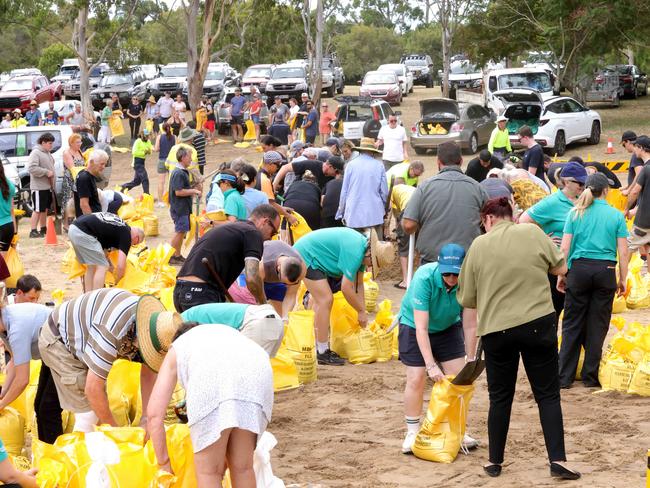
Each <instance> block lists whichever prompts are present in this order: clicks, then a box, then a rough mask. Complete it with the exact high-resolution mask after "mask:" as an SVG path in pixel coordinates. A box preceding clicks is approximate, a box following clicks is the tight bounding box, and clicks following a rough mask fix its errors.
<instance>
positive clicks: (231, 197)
mask: <svg viewBox="0 0 650 488" xmlns="http://www.w3.org/2000/svg"><path fill="white" fill-rule="evenodd" d="M223 211H224V212H225V214H226V215H232V216H233V217H237V220H246V204H245V203H244V199H243V198H242V196H241V194H240V193H239V192H238V191H237V190H235V189H234V188H231V189H230V190H226V191H225V192H224V194H223Z"/></svg>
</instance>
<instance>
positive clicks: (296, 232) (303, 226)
mask: <svg viewBox="0 0 650 488" xmlns="http://www.w3.org/2000/svg"><path fill="white" fill-rule="evenodd" d="M291 215H293V216H294V217H295V218H296V219H298V222H296V223H295V224H292V225H291V236H292V238H293V243H294V244H295V243H296V242H298V241H299V240H300V239H301V238H302V237H303V236H305V235H306V234H309V233H310V232H311V227H309V224H308V223H307V221H306V220H305V218H304V217H303V216H302V215H300V214H299V213H298V212H293V213H292V214H291Z"/></svg>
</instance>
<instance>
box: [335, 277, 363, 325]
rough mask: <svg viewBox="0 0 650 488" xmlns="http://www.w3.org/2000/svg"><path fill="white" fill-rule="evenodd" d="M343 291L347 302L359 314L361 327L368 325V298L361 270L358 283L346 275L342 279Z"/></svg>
mask: <svg viewBox="0 0 650 488" xmlns="http://www.w3.org/2000/svg"><path fill="white" fill-rule="evenodd" d="M355 288H356V289H355ZM341 292H343V296H345V299H346V300H347V302H348V303H349V304H350V305H352V308H354V309H355V310H356V311H357V313H358V314H359V325H361V327H365V326H366V325H368V313H367V312H366V300H365V295H364V288H363V273H362V272H361V271H359V272H357V279H356V284H355V283H353V282H352V281H350V280H349V279H347V278H346V277H345V276H344V277H343V279H342V280H341Z"/></svg>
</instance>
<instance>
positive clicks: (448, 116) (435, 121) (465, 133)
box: [411, 98, 496, 154]
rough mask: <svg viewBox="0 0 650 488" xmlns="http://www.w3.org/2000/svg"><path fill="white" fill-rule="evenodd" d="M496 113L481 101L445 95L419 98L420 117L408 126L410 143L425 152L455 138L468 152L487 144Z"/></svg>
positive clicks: (417, 150)
mask: <svg viewBox="0 0 650 488" xmlns="http://www.w3.org/2000/svg"><path fill="white" fill-rule="evenodd" d="M495 120H496V116H495V114H494V113H492V112H490V111H488V109H486V108H485V107H483V106H481V105H475V104H470V103H463V102H457V101H456V100H451V99H449V98H429V99H427V100H420V120H418V121H417V122H416V123H415V125H414V126H413V127H411V147H412V148H413V149H414V150H415V153H416V154H425V153H426V152H427V150H429V149H436V148H437V147H438V146H439V145H440V144H443V143H445V142H450V141H451V142H455V143H457V144H459V145H460V146H461V147H462V148H463V149H465V150H466V151H467V152H468V153H469V154H474V153H476V152H477V151H478V148H479V146H483V145H485V144H487V143H488V142H489V140H490V134H491V133H492V129H494V127H495Z"/></svg>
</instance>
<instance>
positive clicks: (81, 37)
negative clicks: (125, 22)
mask: <svg viewBox="0 0 650 488" xmlns="http://www.w3.org/2000/svg"><path fill="white" fill-rule="evenodd" d="M87 27H88V4H87V3H86V4H85V5H83V6H82V7H81V8H79V13H78V15H77V19H76V21H75V26H74V34H73V36H74V37H73V39H72V44H73V46H74V47H75V50H76V51H77V59H78V60H79V91H80V95H79V98H80V100H81V110H82V111H83V114H84V117H85V118H86V119H88V120H94V119H95V116H94V114H93V104H92V101H91V99H90V65H89V63H88V35H87Z"/></svg>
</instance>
